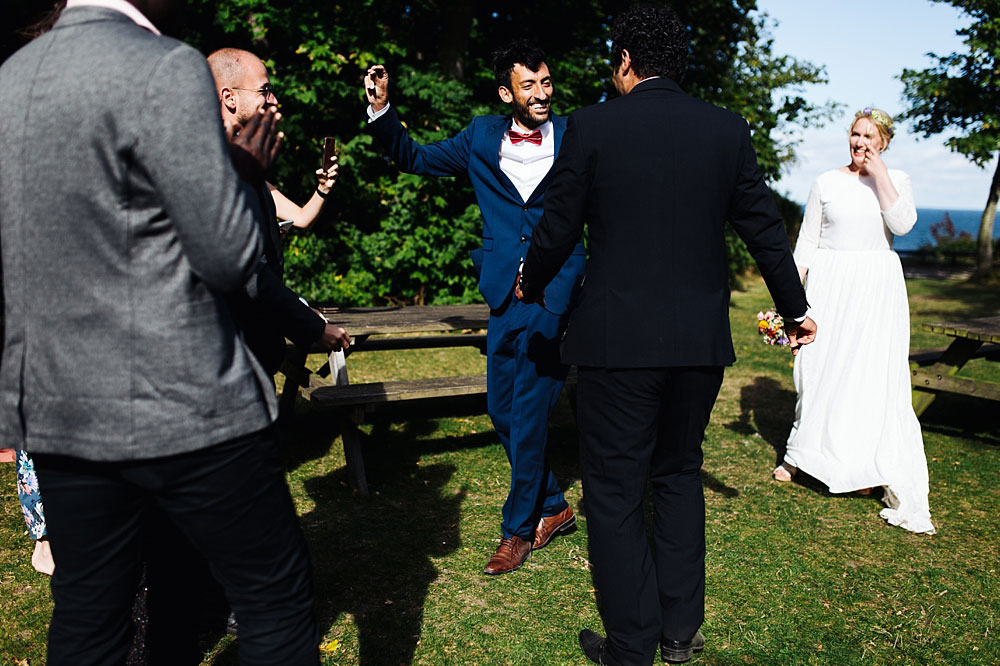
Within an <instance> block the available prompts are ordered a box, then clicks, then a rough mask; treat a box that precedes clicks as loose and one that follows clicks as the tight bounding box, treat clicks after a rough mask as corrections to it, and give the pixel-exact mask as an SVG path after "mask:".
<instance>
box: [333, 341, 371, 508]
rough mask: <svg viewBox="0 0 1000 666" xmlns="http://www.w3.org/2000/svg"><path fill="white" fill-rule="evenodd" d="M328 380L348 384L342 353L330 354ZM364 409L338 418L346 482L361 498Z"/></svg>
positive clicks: (365, 482) (364, 486) (363, 486)
mask: <svg viewBox="0 0 1000 666" xmlns="http://www.w3.org/2000/svg"><path fill="white" fill-rule="evenodd" d="M330 378H331V379H333V383H334V385H336V386H344V385H346V384H349V383H350V379H349V378H348V376H347V361H346V359H345V357H344V352H343V351H335V352H332V353H331V354H330ZM364 416H365V410H364V407H355V408H354V409H352V410H344V411H343V412H342V413H341V418H340V436H341V439H343V441H344V462H345V464H346V466H347V480H348V481H349V482H350V484H351V487H352V488H354V490H356V491H357V492H358V494H359V495H361V496H362V497H368V480H367V478H366V476H365V459H364V457H363V456H362V454H361V431H359V430H358V426H359V425H360V424H361V423H364Z"/></svg>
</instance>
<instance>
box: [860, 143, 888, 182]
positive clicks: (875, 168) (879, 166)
mask: <svg viewBox="0 0 1000 666" xmlns="http://www.w3.org/2000/svg"><path fill="white" fill-rule="evenodd" d="M864 167H865V171H867V172H868V174H869V175H871V176H874V177H876V178H878V177H880V176H884V175H887V174H888V173H889V171H888V169H887V168H886V166H885V162H883V161H882V153H880V152H879V151H877V150H875V149H874V148H872V145H871V144H870V143H869V144H868V145H866V146H865V160H864Z"/></svg>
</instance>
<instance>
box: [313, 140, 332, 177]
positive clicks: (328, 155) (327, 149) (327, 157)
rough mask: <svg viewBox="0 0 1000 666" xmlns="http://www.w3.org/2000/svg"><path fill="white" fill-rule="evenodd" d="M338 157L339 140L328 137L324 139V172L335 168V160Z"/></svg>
mask: <svg viewBox="0 0 1000 666" xmlns="http://www.w3.org/2000/svg"><path fill="white" fill-rule="evenodd" d="M336 156H337V140H336V139H334V138H333V137H332V136H328V137H326V138H325V139H323V171H328V170H329V169H330V167H332V166H333V158H334V157H336ZM314 164H315V163H314Z"/></svg>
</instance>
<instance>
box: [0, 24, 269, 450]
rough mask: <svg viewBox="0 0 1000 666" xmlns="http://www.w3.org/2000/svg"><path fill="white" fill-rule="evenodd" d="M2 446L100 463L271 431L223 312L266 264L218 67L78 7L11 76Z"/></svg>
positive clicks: (262, 381) (5, 153)
mask: <svg viewBox="0 0 1000 666" xmlns="http://www.w3.org/2000/svg"><path fill="white" fill-rule="evenodd" d="M0 90H2V91H3V106H4V109H3V112H2V113H0V247H2V275H3V301H4V314H5V322H4V323H5V326H4V329H5V331H4V340H3V355H2V360H0V446H16V447H19V448H23V449H26V450H28V451H32V452H44V453H57V454H65V455H70V456H75V457H80V458H86V459H91V460H107V461H114V460H130V459H141V458H152V457H158V456H165V455H172V454H177V453H183V452H187V451H193V450H197V449H201V448H205V447H207V446H211V445H213V444H217V443H220V442H223V441H225V440H228V439H231V438H234V437H238V436H240V435H244V434H248V433H251V432H254V431H256V430H260V429H262V428H264V427H266V426H268V425H269V424H270V423H271V422H272V421H273V420H274V417H275V415H276V409H275V399H274V389H273V385H272V384H271V379H270V378H269V377H267V376H266V375H264V373H263V372H262V371H261V369H260V367H259V365H257V364H256V362H255V361H253V360H252V359H251V356H250V354H249V352H248V351H247V350H246V348H245V347H244V345H243V344H242V342H241V340H240V337H239V335H238V333H237V331H236V328H235V326H234V324H233V320H232V317H231V316H230V313H229V311H228V309H227V307H226V305H225V302H224V295H225V294H226V293H227V292H231V291H234V290H237V289H240V288H241V287H242V286H243V284H244V283H245V282H246V280H247V279H248V278H249V277H250V275H251V273H252V271H253V269H254V266H255V264H256V263H257V261H258V257H259V256H260V251H261V250H260V247H261V241H260V235H259V232H258V226H259V225H258V223H257V221H256V216H259V215H261V214H262V212H261V209H260V205H259V203H258V202H257V199H256V196H255V194H254V192H253V191H252V189H251V188H249V187H248V186H246V185H245V184H243V183H242V181H240V180H239V178H238V177H237V175H236V173H235V171H234V169H233V167H232V163H231V162H230V160H229V156H228V153H227V150H226V141H225V136H224V134H223V131H222V124H221V120H220V118H219V108H218V104H219V102H218V97H217V95H216V92H215V88H214V85H213V83H212V79H211V75H210V73H209V71H208V67H207V66H206V63H205V59H204V57H202V55H201V54H200V53H198V52H197V51H196V50H194V49H193V48H191V47H189V46H185V45H184V44H182V43H180V42H178V41H177V40H174V39H170V38H168V37H158V36H156V35H154V34H152V33H150V32H148V31H147V30H144V29H143V28H140V27H139V26H137V25H136V24H135V23H133V22H132V21H131V20H130V19H128V18H127V17H126V16H124V15H123V14H120V13H118V12H115V11H112V10H109V9H102V8H96V7H74V8H71V9H68V10H66V11H65V12H63V15H62V17H61V18H60V19H59V21H58V23H57V24H56V26H55V28H54V29H53V30H52V31H51V32H49V33H47V34H45V35H43V36H42V37H40V38H38V39H36V40H34V41H32V42H31V43H29V44H28V45H26V46H25V47H24V48H23V49H21V50H20V51H18V52H17V53H15V54H14V55H13V56H11V57H10V58H9V59H8V60H7V62H6V63H4V65H3V67H0Z"/></svg>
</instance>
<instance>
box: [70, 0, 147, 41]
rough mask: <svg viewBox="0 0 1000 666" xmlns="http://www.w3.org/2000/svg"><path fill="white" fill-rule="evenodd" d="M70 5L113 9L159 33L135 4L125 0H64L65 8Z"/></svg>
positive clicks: (137, 23)
mask: <svg viewBox="0 0 1000 666" xmlns="http://www.w3.org/2000/svg"><path fill="white" fill-rule="evenodd" d="M71 7H103V8H105V9H113V10H115V11H116V12H121V13H122V14H124V15H125V16H127V17H129V18H130V19H132V20H133V21H135V23H136V25H139V26H142V27H143V28H145V29H146V30H149V31H150V32H151V33H153V34H154V35H159V34H160V31H159V30H157V29H156V26H155V25H153V22H152V21H150V20H149V19H148V18H146V16H145V15H144V14H143V13H142V12H140V11H139V10H138V9H136V8H135V5H133V4H132V3H131V2H126V1H125V0H66V9H70V8H71Z"/></svg>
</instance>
